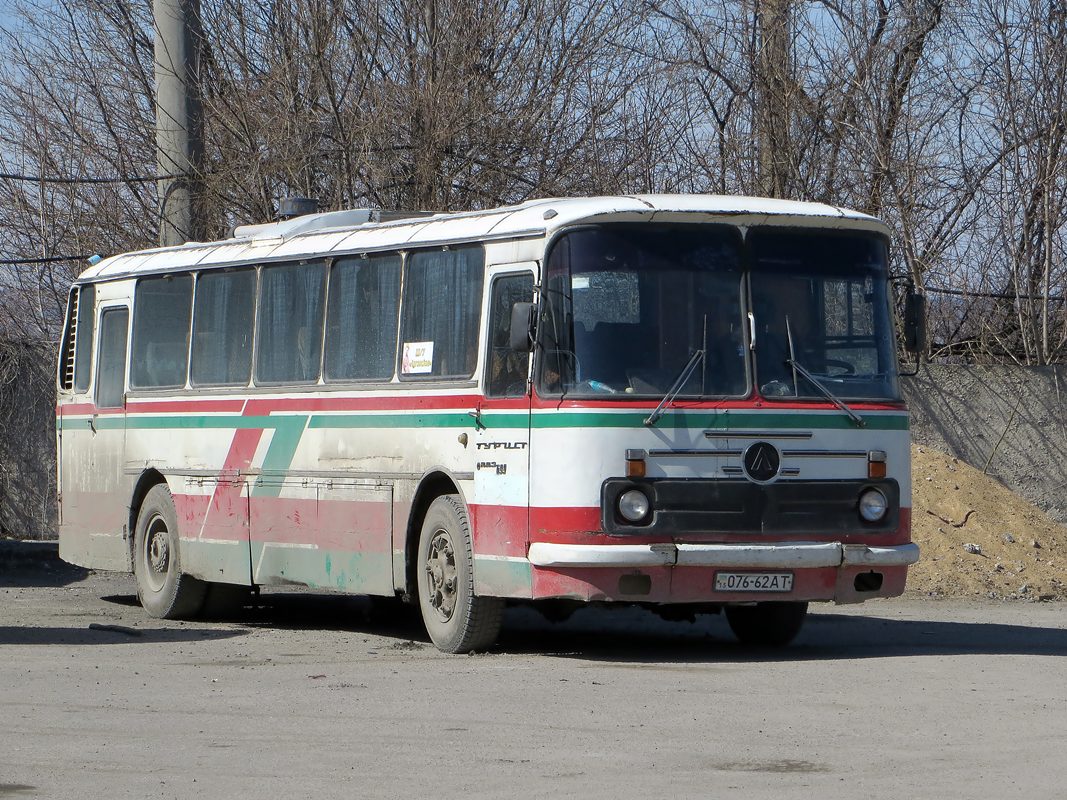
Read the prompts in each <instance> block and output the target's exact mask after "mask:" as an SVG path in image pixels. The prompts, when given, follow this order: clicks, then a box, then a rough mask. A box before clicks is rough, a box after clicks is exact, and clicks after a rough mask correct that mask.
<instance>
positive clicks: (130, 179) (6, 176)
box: [0, 172, 180, 184]
mask: <svg viewBox="0 0 1067 800" xmlns="http://www.w3.org/2000/svg"><path fill="white" fill-rule="evenodd" d="M177 177H180V176H179V175H127V176H124V177H121V178H50V177H47V176H45V175H19V174H18V173H13V172H0V179H2V180H5V181H25V182H27V183H63V184H79V183H90V184H92V183H103V184H106V183H153V182H154V181H161V180H169V179H171V178H177Z"/></svg>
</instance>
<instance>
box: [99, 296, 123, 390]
mask: <svg viewBox="0 0 1067 800" xmlns="http://www.w3.org/2000/svg"><path fill="white" fill-rule="evenodd" d="M129 322H130V312H129V310H128V309H126V308H111V309H107V310H105V311H104V313H103V314H101V315H100V358H99V363H98V365H97V373H96V405H97V407H99V408H121V407H122V397H123V394H124V390H125V386H124V383H125V380H126V330H127V328H128V327H129Z"/></svg>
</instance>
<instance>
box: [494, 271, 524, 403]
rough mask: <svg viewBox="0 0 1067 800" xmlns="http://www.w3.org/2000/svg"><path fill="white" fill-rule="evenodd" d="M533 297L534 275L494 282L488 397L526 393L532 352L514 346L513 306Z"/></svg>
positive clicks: (509, 277)
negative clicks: (521, 351)
mask: <svg viewBox="0 0 1067 800" xmlns="http://www.w3.org/2000/svg"><path fill="white" fill-rule="evenodd" d="M532 299H533V275H530V274H528V273H527V274H526V275H507V276H504V277H502V278H497V279H496V280H495V281H493V289H492V298H491V300H490V306H489V355H488V358H487V363H486V367H485V375H486V377H485V393H486V395H487V396H488V397H521V396H522V395H524V394H526V376H527V374H528V372H529V365H530V354H529V353H516V352H515V351H514V350H512V349H511V344H510V342H511V307H512V306H513V305H515V303H523V302H525V303H528V302H530V301H531V300H532Z"/></svg>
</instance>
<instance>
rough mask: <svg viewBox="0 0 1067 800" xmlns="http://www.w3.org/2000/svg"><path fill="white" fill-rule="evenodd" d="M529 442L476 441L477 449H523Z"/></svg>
mask: <svg viewBox="0 0 1067 800" xmlns="http://www.w3.org/2000/svg"><path fill="white" fill-rule="evenodd" d="M527 444H529V442H476V443H475V445H476V446H477V448H478V449H479V450H525V449H526V445H527Z"/></svg>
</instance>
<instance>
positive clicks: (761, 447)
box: [744, 442, 782, 483]
mask: <svg viewBox="0 0 1067 800" xmlns="http://www.w3.org/2000/svg"><path fill="white" fill-rule="evenodd" d="M744 465H745V472H746V473H747V474H748V477H750V478H752V480H754V481H759V482H760V483H766V482H767V481H769V480H771V479H773V478H774V477H775V476H777V475H778V469H779V468H780V467H781V466H782V457H781V455H780V454H779V453H778V448H776V447H775V446H774V445H773V444H770V443H769V442H756V443H755V444H753V445H752V446H751V447H749V448H748V450H746V451H745V458H744Z"/></svg>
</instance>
